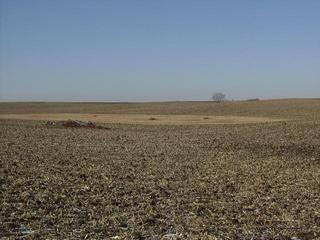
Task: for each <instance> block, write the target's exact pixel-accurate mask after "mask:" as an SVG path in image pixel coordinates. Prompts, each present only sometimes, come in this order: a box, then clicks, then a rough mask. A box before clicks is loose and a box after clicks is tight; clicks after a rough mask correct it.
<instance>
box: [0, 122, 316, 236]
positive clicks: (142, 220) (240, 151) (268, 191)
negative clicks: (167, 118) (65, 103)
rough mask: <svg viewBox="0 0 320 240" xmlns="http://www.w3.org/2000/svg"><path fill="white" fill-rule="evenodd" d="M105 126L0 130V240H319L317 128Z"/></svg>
mask: <svg viewBox="0 0 320 240" xmlns="http://www.w3.org/2000/svg"><path fill="white" fill-rule="evenodd" d="M283 117H287V116H283ZM105 126H108V127H109V128H110V130H105V129H82V128H79V129H76V128H71V129H66V128H63V127H61V126H45V125H44V124H43V122H39V121H23V120H0V147H1V151H0V163H1V171H2V173H1V179H0V183H1V201H2V202H1V215H0V236H1V237H2V238H12V239H14V238H16V237H21V236H25V234H23V233H22V231H21V226H24V227H27V228H28V229H30V231H31V232H30V233H29V235H28V236H27V237H29V238H35V239H37V238H49V239H57V238H58V239H61V238H68V239H84V238H87V239H111V238H112V237H113V238H114V239H161V237H162V236H164V235H165V234H168V233H174V234H177V235H176V236H178V237H179V238H180V239H290V238H292V237H297V238H299V239H316V238H319V236H320V227H319V226H320V213H319V206H320V182H319V179H320V170H319V169H320V168H319V167H320V148H319V146H320V122H319V120H315V119H314V118H313V119H312V120H310V119H305V120H301V119H299V120H297V121H288V122H274V123H260V124H243V125H192V126H187V125H185V126H179V125H171V126H162V125H126V124H120V125H119V124H106V125H105Z"/></svg>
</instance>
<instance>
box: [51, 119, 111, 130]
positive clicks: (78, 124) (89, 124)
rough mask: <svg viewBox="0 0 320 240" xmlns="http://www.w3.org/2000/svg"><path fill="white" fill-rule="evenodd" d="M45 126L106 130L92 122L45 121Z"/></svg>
mask: <svg viewBox="0 0 320 240" xmlns="http://www.w3.org/2000/svg"><path fill="white" fill-rule="evenodd" d="M46 125H48V126H63V127H74V128H79V127H85V128H99V129H106V128H105V127H103V126H98V125H96V123H95V122H92V121H80V120H67V121H47V122H46Z"/></svg>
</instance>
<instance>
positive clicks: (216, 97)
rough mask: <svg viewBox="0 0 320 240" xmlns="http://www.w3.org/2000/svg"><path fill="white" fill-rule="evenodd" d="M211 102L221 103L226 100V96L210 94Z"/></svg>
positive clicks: (218, 93) (217, 93)
mask: <svg viewBox="0 0 320 240" xmlns="http://www.w3.org/2000/svg"><path fill="white" fill-rule="evenodd" d="M212 100H213V101H215V102H218V103H220V102H223V101H225V100H226V95H224V94H223V93H221V92H216V93H214V94H212Z"/></svg>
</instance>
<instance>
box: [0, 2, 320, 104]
mask: <svg viewBox="0 0 320 240" xmlns="http://www.w3.org/2000/svg"><path fill="white" fill-rule="evenodd" d="M0 8H1V10H0V11H1V12H0V14H1V15H0V31H1V32H0V34H1V35H0V54H1V55H0V101H1V100H2V101H8V100H9V101H24V100H29V101H31V100H32V101H36V100H44V101H59V100H61V101H159V100H160V101H161V100H207V99H209V98H210V96H211V94H212V92H215V91H222V92H224V93H225V94H226V95H227V97H228V98H230V99H244V98H255V97H259V98H286V97H320V1H319V0H305V1H303V0H298V1H297V0H268V1H260V0H250V1H249V0H241V1H240V0H234V1H231V0H220V1H215V0H192V1H191V0H181V1H178V0H163V1H158V0H127V1H125V0H113V1H112V0H106V1H102V0H101V1H98V0H86V1H81V0H74V1H72V0H54V1H51V0H38V1H34V0H28V1H24V0H20V1H17V0H0Z"/></svg>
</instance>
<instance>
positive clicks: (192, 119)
mask: <svg viewBox="0 0 320 240" xmlns="http://www.w3.org/2000/svg"><path fill="white" fill-rule="evenodd" d="M0 119H20V120H53V121H61V120H68V119H73V120H82V121H94V122H98V123H123V124H148V125H150V124H151V125H193V124H195V125H197V124H246V123H265V122H275V121H282V120H283V119H276V118H268V117H249V116H208V115H206V116H204V115H148V114H82V113H35V114H0ZM150 119H152V121H150Z"/></svg>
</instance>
